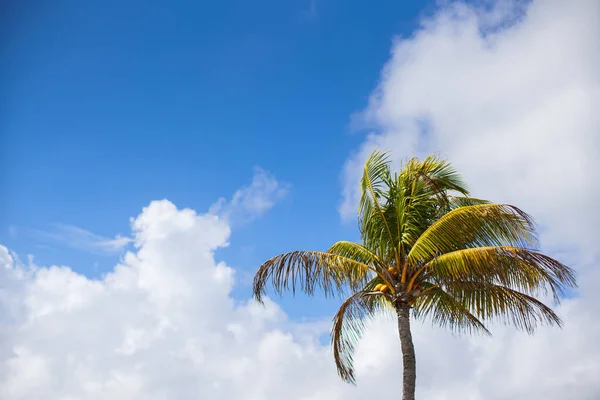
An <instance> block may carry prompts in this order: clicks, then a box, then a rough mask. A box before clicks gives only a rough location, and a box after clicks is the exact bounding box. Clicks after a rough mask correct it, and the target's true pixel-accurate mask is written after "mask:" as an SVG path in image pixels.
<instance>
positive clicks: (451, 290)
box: [443, 281, 562, 334]
mask: <svg viewBox="0 0 600 400" xmlns="http://www.w3.org/2000/svg"><path fill="white" fill-rule="evenodd" d="M443 289H444V291H446V292H447V293H448V294H449V295H450V296H452V297H453V298H455V299H456V300H457V301H459V302H461V303H462V304H463V305H464V306H465V307H467V308H468V309H469V310H470V311H471V313H473V314H474V315H476V316H477V317H478V318H479V319H483V320H492V321H498V322H501V323H505V324H510V323H512V325H514V326H515V327H516V328H517V329H521V330H524V331H526V332H527V333H530V334H531V333H533V331H534V330H535V328H536V327H537V326H538V325H542V324H547V325H558V326H562V321H561V319H560V318H559V317H558V315H556V314H555V313H554V311H552V309H551V308H550V307H548V306H546V305H545V304H544V303H542V302H541V301H539V300H537V299H535V298H534V297H532V296H529V295H527V294H525V293H521V292H518V291H516V290H513V289H510V288H508V287H505V286H502V285H495V284H493V283H489V282H468V281H454V282H447V283H445V284H444V285H443Z"/></svg>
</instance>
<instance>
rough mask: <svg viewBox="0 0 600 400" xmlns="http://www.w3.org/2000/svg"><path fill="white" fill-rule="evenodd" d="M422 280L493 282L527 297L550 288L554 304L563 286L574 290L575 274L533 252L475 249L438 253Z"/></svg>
mask: <svg viewBox="0 0 600 400" xmlns="http://www.w3.org/2000/svg"><path fill="white" fill-rule="evenodd" d="M423 279H428V280H433V281H434V282H440V283H442V282H448V281H477V282H488V283H497V284H500V285H503V286H507V287H510V288H513V289H516V290H519V291H521V292H525V293H528V294H530V295H537V294H540V293H541V294H545V293H546V292H547V289H548V288H550V290H551V291H552V294H553V296H554V299H555V300H556V301H557V302H558V301H559V299H560V297H561V296H563V295H564V294H565V292H564V289H565V287H575V286H576V282H575V273H574V271H573V270H572V269H571V268H569V267H567V266H566V265H564V264H562V263H560V262H558V261H556V260H554V259H552V258H550V257H548V256H546V255H544V254H541V253H538V252H535V251H532V250H527V249H521V248H516V247H508V246H498V247H477V248H470V249H464V250H457V251H453V252H450V253H446V254H442V255H441V256H439V257H436V258H435V259H434V260H433V261H430V262H429V263H428V264H427V266H426V268H425V270H424V277H423Z"/></svg>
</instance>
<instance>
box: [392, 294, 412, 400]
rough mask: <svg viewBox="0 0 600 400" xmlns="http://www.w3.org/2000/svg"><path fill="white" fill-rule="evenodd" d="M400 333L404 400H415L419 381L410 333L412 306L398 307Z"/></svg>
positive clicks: (403, 305) (402, 305)
mask: <svg viewBox="0 0 600 400" xmlns="http://www.w3.org/2000/svg"><path fill="white" fill-rule="evenodd" d="M396 312H397V314H398V333H399V334H400V344H401V345H402V365H403V368H404V369H403V371H402V400H415V381H416V379H417V362H416V359H415V346H414V345H413V341H412V334H411V333H410V306H408V305H406V304H401V305H398V308H397V310H396Z"/></svg>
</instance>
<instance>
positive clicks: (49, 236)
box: [29, 224, 133, 255]
mask: <svg viewBox="0 0 600 400" xmlns="http://www.w3.org/2000/svg"><path fill="white" fill-rule="evenodd" d="M29 231H30V232H31V233H32V234H33V235H34V236H36V237H38V238H40V239H45V240H49V241H53V242H56V243H60V244H63V245H66V246H69V247H72V248H75V249H78V250H83V251H88V252H90V253H94V254H98V255H114V254H118V253H120V252H121V251H122V250H123V249H124V248H125V246H127V245H128V244H129V243H131V242H132V241H133V239H132V238H129V237H126V236H121V235H117V236H115V237H114V238H110V237H106V236H102V235H98V234H95V233H93V232H90V231H88V230H85V229H82V228H79V227H77V226H74V225H67V224H55V225H53V229H52V230H48V231H46V230H39V229H31V230H29Z"/></svg>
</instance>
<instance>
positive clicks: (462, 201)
mask: <svg viewBox="0 0 600 400" xmlns="http://www.w3.org/2000/svg"><path fill="white" fill-rule="evenodd" d="M480 204H491V202H490V201H488V200H483V199H477V198H474V197H468V196H452V197H451V198H450V204H449V205H450V209H449V210H448V211H452V210H455V209H457V208H460V207H467V206H477V205H480Z"/></svg>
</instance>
